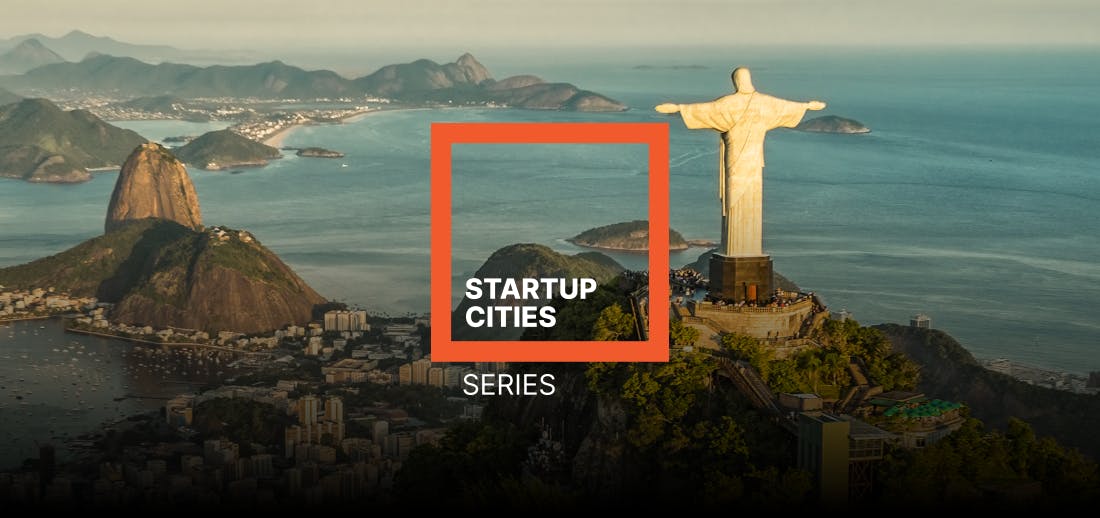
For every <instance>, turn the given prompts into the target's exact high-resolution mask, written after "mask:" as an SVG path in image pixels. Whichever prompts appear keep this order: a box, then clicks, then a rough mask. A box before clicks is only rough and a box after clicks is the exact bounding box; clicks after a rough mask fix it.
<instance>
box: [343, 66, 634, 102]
mask: <svg viewBox="0 0 1100 518" xmlns="http://www.w3.org/2000/svg"><path fill="white" fill-rule="evenodd" d="M355 84H357V85H358V86H360V87H361V88H362V89H363V90H364V91H366V92H368V93H372V94H374V95H379V96H384V97H390V98H394V99H400V100H405V101H412V102H423V101H432V102H441V103H442V102H447V103H451V104H456V105H461V104H474V103H476V104H480V103H487V102H494V103H498V104H505V105H508V106H513V107H516V108H528V109H537V110H570V111H623V110H625V109H626V105H624V104H622V103H619V102H618V101H615V100H613V99H610V98H608V97H605V96H602V95H600V94H597V93H594V92H589V91H586V90H581V89H579V88H577V87H576V86H573V85H571V84H569V83H546V82H544V81H543V80H542V79H540V78H538V77H536V76H532V75H522V76H515V77H509V78H506V79H503V80H501V81H495V80H494V79H493V78H492V76H491V75H490V74H489V71H488V69H486V68H485V66H484V65H482V64H481V63H480V62H478V61H477V59H475V58H474V57H473V56H472V55H470V54H463V55H462V56H461V57H459V58H458V60H457V61H455V62H454V63H447V64H444V65H440V64H438V63H436V62H434V61H431V60H428V59H421V60H418V61H414V62H412V63H405V64H400V65H388V66H385V67H382V68H381V69H379V70H378V71H376V72H374V73H373V74H370V75H368V76H366V77H361V78H359V79H356V80H355Z"/></svg>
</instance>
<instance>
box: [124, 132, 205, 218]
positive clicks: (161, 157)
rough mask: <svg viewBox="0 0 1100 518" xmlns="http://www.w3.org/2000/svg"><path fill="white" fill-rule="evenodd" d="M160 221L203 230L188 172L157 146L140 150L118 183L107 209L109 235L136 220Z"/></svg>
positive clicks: (137, 150) (197, 199)
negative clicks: (155, 219) (150, 219)
mask: <svg viewBox="0 0 1100 518" xmlns="http://www.w3.org/2000/svg"><path fill="white" fill-rule="evenodd" d="M146 218H157V219H164V220H169V221H175V222H176V223H179V224H180V225H183V226H184V227H187V228H191V229H195V230H202V228H203V226H202V212H201V210H200V209H199V197H198V195H197V194H195V186H194V184H192V183H191V177H190V176H188V175H187V169H186V168H184V167H183V164H182V163H180V161H179V160H177V159H176V157H174V156H172V154H171V153H170V152H168V150H167V149H165V148H164V147H163V146H161V145H160V144H157V143H155V142H148V143H145V144H142V145H140V146H138V148H137V149H135V150H134V152H133V153H131V154H130V157H129V158H127V159H126V163H124V164H122V169H121V170H119V172H118V180H116V181H115V190H114V191H113V192H112V193H111V203H110V204H109V205H107V222H106V225H105V228H106V230H107V232H110V231H111V230H115V229H118V228H121V227H122V226H124V225H126V224H127V223H129V222H131V221H134V220H141V219H146Z"/></svg>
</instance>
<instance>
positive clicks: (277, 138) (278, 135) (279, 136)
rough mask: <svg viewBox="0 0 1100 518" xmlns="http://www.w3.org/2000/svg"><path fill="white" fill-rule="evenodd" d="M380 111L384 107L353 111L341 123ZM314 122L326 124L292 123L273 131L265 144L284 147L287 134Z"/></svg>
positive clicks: (353, 120) (265, 140)
mask: <svg viewBox="0 0 1100 518" xmlns="http://www.w3.org/2000/svg"><path fill="white" fill-rule="evenodd" d="M380 111H383V109H379V108H375V109H371V110H366V111H361V112H356V113H353V114H351V115H348V116H346V117H343V118H341V119H340V123H341V124H345V123H349V122H355V121H358V120H361V119H362V118H363V117H366V116H368V115H371V114H373V113H378V112H380ZM313 124H324V123H316V122H305V123H301V124H291V125H290V126H287V127H285V128H283V129H280V130H279V131H276V132H275V133H272V134H271V136H269V137H267V138H266V139H264V144H266V145H268V146H271V147H276V148H282V147H283V141H284V140H286V138H287V136H289V135H290V134H291V133H293V131H294V130H295V129H297V128H299V127H301V126H309V125H313Z"/></svg>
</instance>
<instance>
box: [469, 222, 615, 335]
mask: <svg viewBox="0 0 1100 518" xmlns="http://www.w3.org/2000/svg"><path fill="white" fill-rule="evenodd" d="M622 271H623V267H622V266H621V265H620V264H619V263H617V262H615V260H614V259H612V258H610V257H608V256H606V255H604V254H601V253H599V252H585V253H582V254H577V255H564V254H559V253H558V252H555V251H553V250H551V249H550V248H548V247H545V246H543V245H536V244H530V243H525V244H515V245H508V246H506V247H504V248H501V249H499V250H497V251H496V252H493V254H492V255H491V256H489V259H487V260H486V261H485V263H484V264H482V265H481V268H478V270H477V273H475V274H474V275H473V277H477V278H483V279H484V278H500V279H521V278H524V277H536V278H553V277H564V278H567V279H579V278H583V277H589V278H593V279H596V281H597V282H605V281H608V280H611V279H612V278H614V277H615V275H617V274H619V273H620V272H622ZM485 303H486V301H471V300H468V299H466V298H465V297H463V299H462V302H460V303H459V305H458V309H456V310H455V312H454V317H452V325H451V329H452V333H451V334H452V337H453V338H454V339H455V340H516V339H518V338H519V337H520V335H522V334H523V331H524V330H523V328H515V327H509V328H491V329H490V328H484V327H481V328H472V327H469V326H467V325H466V311H467V310H468V309H469V308H470V307H471V306H473V305H484V304H485ZM488 303H489V304H493V305H495V304H499V303H500V302H499V301H490V302H488ZM537 303H538V301H536V302H534V303H528V304H526V305H531V304H537ZM517 305H519V304H518V303H517ZM539 305H541V304H539Z"/></svg>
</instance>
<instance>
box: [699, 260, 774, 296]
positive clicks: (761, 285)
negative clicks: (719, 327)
mask: <svg viewBox="0 0 1100 518" xmlns="http://www.w3.org/2000/svg"><path fill="white" fill-rule="evenodd" d="M772 285H773V282H772V258H771V256H768V255H762V256H756V257H726V256H724V255H720V254H711V256H710V294H711V296H713V297H719V298H723V299H729V300H732V301H734V302H741V301H752V300H755V301H759V302H763V301H766V300H768V299H769V298H771V295H772V290H773V289H774V288H773V287H772Z"/></svg>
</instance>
